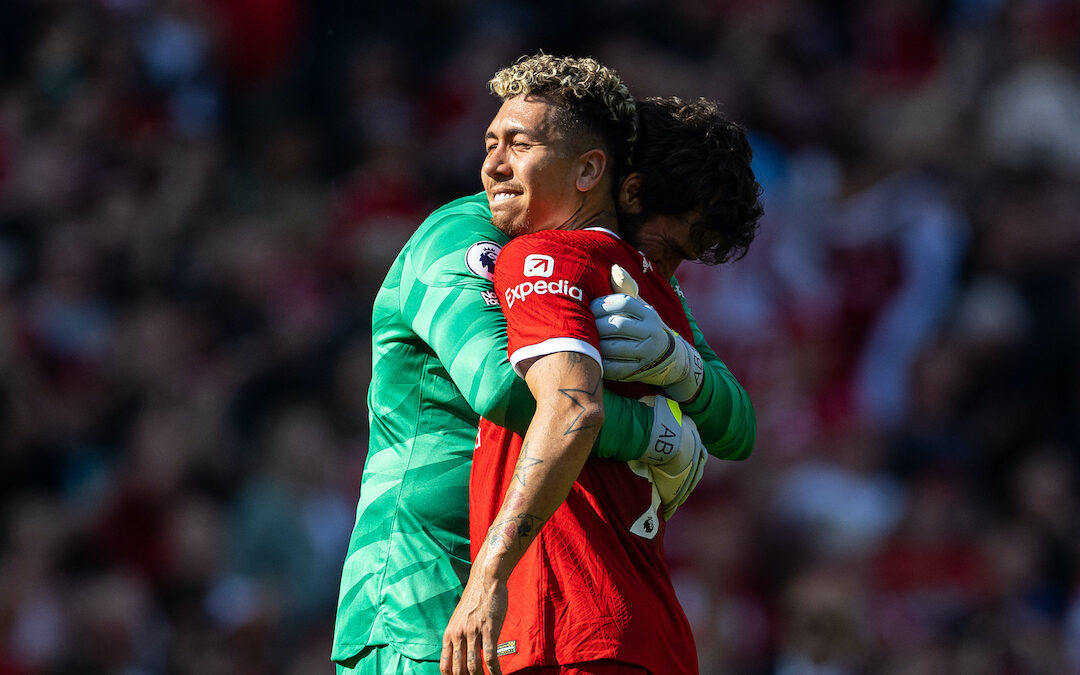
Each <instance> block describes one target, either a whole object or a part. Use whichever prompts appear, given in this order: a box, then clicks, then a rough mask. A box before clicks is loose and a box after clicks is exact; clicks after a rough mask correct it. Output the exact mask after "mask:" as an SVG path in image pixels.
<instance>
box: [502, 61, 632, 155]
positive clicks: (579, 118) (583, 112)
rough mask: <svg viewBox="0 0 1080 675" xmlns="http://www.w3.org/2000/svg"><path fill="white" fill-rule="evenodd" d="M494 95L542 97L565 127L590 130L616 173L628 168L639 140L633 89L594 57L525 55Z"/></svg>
mask: <svg viewBox="0 0 1080 675" xmlns="http://www.w3.org/2000/svg"><path fill="white" fill-rule="evenodd" d="M488 87H489V88H490V89H491V93H493V94H495V95H496V96H498V97H499V99H500V100H502V101H506V100H509V99H511V98H514V97H515V96H520V95H534V96H541V97H543V98H544V99H546V100H547V101H548V102H549V103H551V104H552V105H553V106H555V107H556V108H557V109H560V110H561V111H563V112H564V113H566V114H564V115H562V116H561V117H559V118H558V119H557V120H556V121H557V123H559V124H561V125H562V127H563V129H564V130H565V131H568V132H574V131H575V130H578V129H583V130H584V131H586V132H591V133H592V134H594V135H595V136H597V137H598V138H599V140H600V141H601V142H602V143H603V144H604V146H606V147H605V149H606V150H607V151H608V154H609V155H611V157H610V159H611V160H614V166H613V167H612V168H613V169H615V174H616V175H618V174H619V173H620V170H621V169H622V168H623V167H625V166H626V165H627V162H628V159H629V156H630V149H631V148H632V147H633V144H634V141H635V140H636V139H637V130H638V118H637V110H636V108H635V105H634V98H633V97H632V96H631V95H630V90H629V89H628V88H627V86H626V85H625V84H624V83H623V81H622V79H620V78H619V76H618V74H616V73H615V71H614V70H612V69H611V68H608V67H607V66H604V65H602V64H601V63H599V62H597V61H596V60H595V59H592V58H589V57H583V58H575V57H570V56H552V55H550V54H544V53H539V54H536V55H534V56H523V57H521V58H520V59H518V61H517V63H515V64H514V65H512V66H507V67H506V68H503V69H502V70H499V71H498V72H497V73H495V76H494V77H492V78H491V80H490V81H489V82H488Z"/></svg>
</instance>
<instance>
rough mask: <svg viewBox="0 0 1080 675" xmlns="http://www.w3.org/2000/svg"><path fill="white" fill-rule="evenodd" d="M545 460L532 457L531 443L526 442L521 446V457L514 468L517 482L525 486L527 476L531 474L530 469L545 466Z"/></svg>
mask: <svg viewBox="0 0 1080 675" xmlns="http://www.w3.org/2000/svg"><path fill="white" fill-rule="evenodd" d="M543 463H544V460H542V459H540V458H539V457H532V456H530V455H529V443H528V441H526V442H525V443H524V444H523V445H522V446H521V455H520V456H519V457H518V461H517V466H515V467H514V478H513V480H516V481H517V482H519V483H521V484H522V485H525V478H526V474H528V473H529V469H531V468H533V467H534V466H536V465H537V464H543Z"/></svg>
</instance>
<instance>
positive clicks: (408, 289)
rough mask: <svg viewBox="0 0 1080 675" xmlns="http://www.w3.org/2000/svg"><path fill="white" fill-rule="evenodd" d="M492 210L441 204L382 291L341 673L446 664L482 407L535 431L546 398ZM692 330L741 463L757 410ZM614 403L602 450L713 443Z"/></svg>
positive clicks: (629, 403)
mask: <svg viewBox="0 0 1080 675" xmlns="http://www.w3.org/2000/svg"><path fill="white" fill-rule="evenodd" d="M491 218H492V216H491V211H490V210H489V206H488V203H487V198H486V197H485V195H484V194H478V195H474V196H472V197H466V198H463V199H459V200H457V201H455V202H452V203H450V204H448V205H446V206H444V207H442V208H441V209H439V210H437V211H436V212H435V213H433V214H432V216H431V217H430V218H428V220H427V221H425V223H424V224H423V225H422V226H421V227H420V228H419V229H418V230H417V232H416V233H415V234H414V236H413V237H412V238H411V239H410V241H409V243H408V244H407V245H406V247H405V248H404V249H403V250H402V252H401V254H400V255H399V256H398V259H397V260H396V261H395V263H394V265H393V267H392V268H391V270H390V272H389V273H388V275H387V278H386V281H385V282H384V284H383V287H382V288H381V289H380V291H379V294H378V296H377V297H376V301H375V307H374V310H373V315H374V317H373V363H372V383H371V389H370V391H369V407H370V410H371V413H370V415H371V417H370V427H371V429H370V449H369V454H368V459H367V463H366V465H365V469H364V474H363V478H362V485H361V491H360V500H359V502H358V506H357V520H356V525H355V527H354V530H353V536H352V539H351V541H350V545H349V553H348V556H347V559H346V561H345V566H344V570H343V574H342V583H341V595H340V601H339V608H338V615H337V620H336V628H335V639H334V648H333V658H334V660H335V661H337V662H338V663H339V671H340V672H378V673H382V672H387V671H390V669H391V668H401V669H402V671H403V672H416V673H435V672H437V659H438V656H439V650H440V640H441V636H442V632H443V629H444V627H445V625H446V622H447V621H448V619H449V617H450V614H451V612H452V610H453V608H454V606H455V603H456V602H457V600H458V598H459V597H460V595H461V590H462V587H463V584H464V580H465V579H466V578H467V576H468V569H469V557H468V555H469V551H468V548H469V542H468V538H467V535H468V529H467V522H468V511H467V509H468V504H467V489H468V476H469V467H470V462H471V455H472V448H473V443H474V437H475V432H476V424H477V420H478V418H479V417H478V413H479V414H483V415H484V416H485V417H487V418H489V419H492V420H496V421H499V422H500V423H502V424H505V425H506V426H507V427H509V428H511V429H518V430H521V431H524V429H525V428H526V427H527V424H528V421H529V419H530V417H531V415H532V411H533V409H534V406H535V403H534V401H533V399H532V396H531V394H530V393H529V392H528V390H527V388H526V387H525V385H524V383H523V382H521V381H520V380H518V379H517V378H516V377H515V376H514V374H513V370H512V368H511V367H510V364H509V362H508V360H507V358H506V351H505V350H506V333H505V322H504V319H503V317H502V313H501V312H500V310H499V307H498V303H497V300H496V299H495V296H494V292H493V287H492V284H491V275H492V270H493V263H494V258H495V256H496V255H497V254H498V251H499V249H500V247H501V246H502V245H503V244H505V243H506V242H507V241H508V236H507V235H506V234H505V233H504V232H502V231H500V230H499V229H497V228H496V227H494V226H493V225H492V222H491ZM691 322H692V319H691ZM694 335H695V343H696V344H697V345H698V346H699V347H702V349H701V353H702V355H703V356H704V357H705V360H706V363H707V364H708V365H709V368H707V371H706V373H705V380H704V388H703V389H702V392H701V395H700V396H699V398H698V401H699V402H700V403H701V405H702V407H703V411H704V408H708V409H709V410H708V414H707V415H706V414H702V416H701V419H704V420H706V422H703V427H702V429H703V430H708V433H709V434H710V439H711V440H710V441H709V446H708V447H709V450H710V452H713V454H716V455H718V456H726V457H730V458H742V457H744V456H746V455H747V454H748V453H749V451H750V448H751V447H752V444H753V437H754V425H753V409H752V408H751V406H750V403H749V400H748V399H747V397H746V394H745V392H744V391H743V390H742V388H741V387H739V385H738V383H737V382H735V380H734V378H732V376H731V375H730V373H728V372H727V369H726V368H724V366H723V364H722V363H720V361H719V360H718V359H717V358H716V356H715V355H714V354H712V352H711V351H709V350H708V349H707V347H704V342H703V341H702V340H701V338H700V334H699V333H698V332H697V331H696V328H695V330H694ZM624 356H625V354H624ZM605 404H606V408H607V415H608V419H609V423H608V424H606V425H605V426H604V429H602V431H601V433H600V437H599V439H598V442H597V444H596V450H595V451H594V452H596V453H597V454H598V455H599V456H604V457H611V458H617V459H624V460H635V459H645V460H649V459H650V458H651V459H652V460H653V461H660V460H661V459H663V458H665V457H666V456H667V455H666V454H665V452H664V451H667V450H669V449H670V447H671V446H673V445H674V446H680V447H682V448H684V449H689V450H691V451H692V450H693V449H694V448H695V447H696V445H697V444H699V443H700V442H701V441H700V438H699V437H698V435H697V431H696V429H695V428H694V426H693V424H692V423H689V424H685V425H684V426H683V427H682V428H678V427H676V426H675V425H674V424H672V422H673V420H674V418H673V413H672V412H671V411H670V409H669V408H667V407H666V406H664V407H661V408H659V410H660V412H661V415H660V416H659V418H658V419H656V418H654V416H653V414H652V412H651V410H650V409H649V408H648V407H647V406H646V405H645V404H643V403H639V402H637V401H634V400H632V399H626V398H621V397H618V396H614V395H610V394H606V395H605ZM695 414H696V413H695ZM664 422H667V425H666V427H665V424H664ZM669 430H670V431H669ZM671 434H675V435H674V436H673V437H669V436H670V435H671ZM682 456H683V457H687V456H690V457H692V456H693V453H692V452H685V451H684V452H683V453H682Z"/></svg>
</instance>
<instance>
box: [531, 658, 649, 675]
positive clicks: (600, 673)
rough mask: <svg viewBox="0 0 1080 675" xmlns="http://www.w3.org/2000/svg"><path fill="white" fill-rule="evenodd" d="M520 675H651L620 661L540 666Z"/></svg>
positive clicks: (642, 669)
mask: <svg viewBox="0 0 1080 675" xmlns="http://www.w3.org/2000/svg"><path fill="white" fill-rule="evenodd" d="M518 673H520V675H649V671H647V670H645V669H644V668H641V667H639V666H632V665H630V664H627V663H619V662H618V661H593V662H592V663H575V664H574V665H572V666H538V667H536V668H525V669H524V670H519V671H518Z"/></svg>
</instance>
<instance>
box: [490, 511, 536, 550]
mask: <svg viewBox="0 0 1080 675" xmlns="http://www.w3.org/2000/svg"><path fill="white" fill-rule="evenodd" d="M543 524H544V520H543V518H538V517H536V516H534V515H531V514H528V513H521V514H518V515H516V516H511V517H510V518H506V519H504V520H500V521H498V522H496V523H494V524H493V525H492V526H491V527H490V528H489V529H488V546H489V547H490V548H491V550H492V551H500V550H502V551H510V550H514V549H515V548H520V549H521V550H524V549H525V548H527V547H528V545H529V544H530V543H531V542H532V540H533V537H535V536H536V533H537V532H539V531H540V526H541V525H543Z"/></svg>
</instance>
